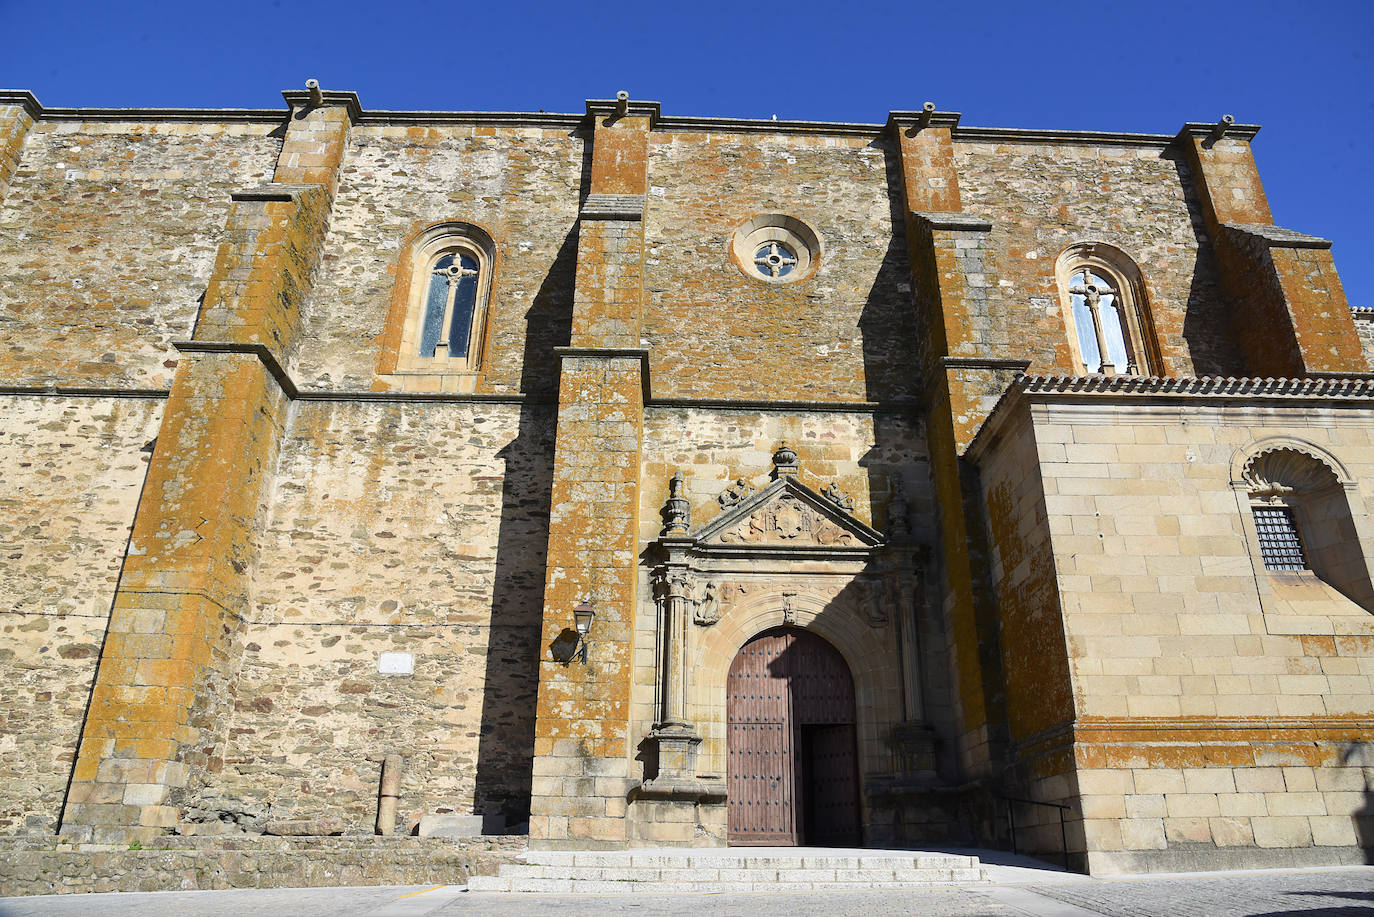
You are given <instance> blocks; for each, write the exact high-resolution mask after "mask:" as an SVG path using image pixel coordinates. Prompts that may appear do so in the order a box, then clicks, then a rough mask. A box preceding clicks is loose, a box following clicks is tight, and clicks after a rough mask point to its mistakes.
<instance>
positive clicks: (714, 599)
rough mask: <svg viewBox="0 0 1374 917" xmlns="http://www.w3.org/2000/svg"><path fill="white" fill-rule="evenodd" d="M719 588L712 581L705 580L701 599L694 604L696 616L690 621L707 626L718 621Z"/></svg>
mask: <svg viewBox="0 0 1374 917" xmlns="http://www.w3.org/2000/svg"><path fill="white" fill-rule="evenodd" d="M719 592H720V586H719V585H718V584H716V583H715V582H713V581H712V580H707V581H706V585H705V587H704V588H703V590H702V595H701V598H699V599H697V602H696V606H697V607H696V614H695V615H693V617H692V620H694V621H695V622H696V623H698V624H700V625H702V626H703V627H706V626H709V625H711V624H714V623H716V622H717V621H719V620H720V597H719V594H718V593H719Z"/></svg>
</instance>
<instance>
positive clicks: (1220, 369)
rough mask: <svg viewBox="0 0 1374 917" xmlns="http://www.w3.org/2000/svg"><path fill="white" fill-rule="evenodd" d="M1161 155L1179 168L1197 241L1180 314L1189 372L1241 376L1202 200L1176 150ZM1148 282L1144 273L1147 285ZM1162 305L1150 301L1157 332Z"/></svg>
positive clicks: (1241, 365)
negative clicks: (1190, 274) (1191, 272)
mask: <svg viewBox="0 0 1374 917" xmlns="http://www.w3.org/2000/svg"><path fill="white" fill-rule="evenodd" d="M1163 158H1165V159H1172V161H1173V164H1174V168H1175V169H1177V170H1178V180H1179V185H1180V187H1182V188H1183V198H1184V201H1185V202H1186V203H1187V205H1188V220H1189V222H1191V223H1192V224H1193V234H1194V235H1195V236H1196V237H1197V244H1198V250H1197V263H1196V264H1195V265H1194V267H1193V278H1192V281H1191V283H1190V285H1189V287H1188V302H1187V303H1186V304H1185V305H1184V313H1183V340H1184V341H1185V342H1186V343H1187V345H1188V352H1189V353H1190V354H1191V355H1192V360H1193V369H1192V375H1195V376H1239V375H1244V371H1245V367H1244V363H1243V361H1242V359H1241V356H1240V353H1239V351H1237V350H1236V347H1235V333H1234V331H1233V329H1232V324H1231V323H1232V318H1231V309H1230V308H1229V307H1228V304H1227V302H1226V295H1225V293H1223V292H1222V289H1221V278H1220V276H1219V274H1218V268H1217V262H1216V256H1215V254H1214V252H1213V250H1212V242H1211V239H1210V238H1209V237H1208V235H1207V225H1206V223H1205V222H1204V221H1203V216H1202V202H1201V201H1199V200H1198V196H1197V190H1196V187H1195V185H1194V179H1193V173H1192V171H1191V170H1190V169H1189V168H1188V164H1187V163H1186V162H1184V160H1183V157H1182V155H1180V154H1179V153H1177V152H1176V151H1172V150H1171V151H1168V152H1166V153H1164V154H1163ZM1146 269H1148V266H1146ZM1148 282H1149V278H1148V276H1147V277H1146V283H1147V285H1148ZM1151 292H1153V291H1151ZM1161 305H1162V304H1161V303H1157V302H1154V301H1151V307H1152V309H1153V311H1154V323H1155V330H1156V332H1159V331H1160V324H1161V323H1160V319H1161V317H1162V316H1161V315H1160V314H1159V309H1160V307H1161Z"/></svg>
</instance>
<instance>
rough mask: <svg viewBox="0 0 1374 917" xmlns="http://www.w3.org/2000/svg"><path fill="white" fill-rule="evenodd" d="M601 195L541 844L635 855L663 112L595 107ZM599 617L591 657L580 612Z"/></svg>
mask: <svg viewBox="0 0 1374 917" xmlns="http://www.w3.org/2000/svg"><path fill="white" fill-rule="evenodd" d="M587 108H588V115H589V117H590V120H591V122H592V130H593V146H592V173H591V187H590V189H589V192H590V193H589V194H588V195H587V197H586V200H585V201H584V202H583V205H582V211H581V218H580V228H579V232H578V240H579V241H578V252H577V280H576V288H575V292H574V303H573V320H572V334H571V346H569V347H566V348H560V349H559V351H558V355H559V358H560V360H561V361H562V369H561V375H560V379H559V394H558V432H557V438H556V442H555V447H554V448H555V452H554V477H553V494H552V500H551V511H550V519H549V547H548V572H547V577H546V581H545V594H544V595H545V598H544V626H543V636H542V638H541V641H540V645H541V658H540V664H539V665H540V667H539V707H538V716H537V721H536V727H535V746H534V754H535V760H534V777H533V789H532V794H531V796H532V798H531V809H530V811H531V817H530V843H531V845H533V846H542V847H559V846H576V847H588V846H623V845H624V844H625V842H626V818H625V812H626V807H627V802H626V794H627V792H628V789H629V787H630V785H631V782H632V781H631V779H630V765H631V756H630V735H629V723H630V686H631V678H632V673H633V665H632V658H631V656H632V649H633V632H634V611H635V594H636V593H635V581H636V532H637V530H638V513H639V475H640V447H641V443H642V439H643V409H644V390H645V388H646V385H647V378H646V373H647V371H648V369H647V367H648V361H647V357H648V355H647V352H646V351H644V350H642V349H640V315H641V308H642V298H643V276H644V221H643V214H644V206H645V205H644V201H645V193H646V191H647V154H648V139H649V131H650V130H651V128H652V124H653V121H654V120H655V118H656V117H657V114H658V105H657V104H656V103H631V102H628V101H627V100H624V99H622V100H621V101H620V102H619V103H618V104H617V103H616V102H589V103H588V106H587ZM584 602H585V603H589V604H590V605H591V606H592V608H593V610H594V612H595V619H594V623H593V625H592V630H591V632H590V634H589V635H588V637H587V640H586V645H585V653H583V652H575V653H574V652H567V651H565V650H564V649H563V648H566V647H567V646H568V645H569V643H570V641H573V640H575V636H576V634H575V631H574V630H573V626H574V621H573V608H574V607H575V606H577V605H579V604H581V603H584Z"/></svg>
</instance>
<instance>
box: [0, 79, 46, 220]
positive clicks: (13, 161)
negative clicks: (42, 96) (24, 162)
mask: <svg viewBox="0 0 1374 917" xmlns="http://www.w3.org/2000/svg"><path fill="white" fill-rule="evenodd" d="M42 114H43V106H41V105H39V104H38V100H37V99H36V98H34V96H33V93H31V92H14V91H12V90H3V91H0V201H3V200H4V199H5V194H6V193H7V192H8V191H9V189H10V181H11V180H12V179H13V178H14V172H15V170H16V169H18V168H19V159H20V156H21V155H22V153H23V150H24V138H25V137H27V136H28V135H29V129H30V128H32V127H33V122H35V121H37V120H38V118H39V117H40V116H42Z"/></svg>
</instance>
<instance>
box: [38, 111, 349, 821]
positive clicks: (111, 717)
mask: <svg viewBox="0 0 1374 917" xmlns="http://www.w3.org/2000/svg"><path fill="white" fill-rule="evenodd" d="M334 95H343V96H347V97H348V98H350V99H351V98H353V97H352V96H351V94H327V97H326V98H325V99H324V102H323V104H322V105H320V106H316V107H315V108H313V109H310V110H309V111H307V112H305V113H304V114H303V113H302V112H301V111H298V110H297V109H296V108H295V107H293V110H292V114H291V119H290V122H289V124H288V128H287V134H286V139H285V141H284V143H283V154H282V159H281V161H279V163H278V168H277V173H276V175H275V176H274V181H273V183H272V184H271V185H268V186H266V187H264V188H259V189H252V190H248V191H245V192H242V193H238V194H235V195H234V203H233V206H232V208H231V210H230V214H229V218H228V225H227V226H226V229H225V242H224V243H223V245H221V247H220V250H219V252H218V254H217V257H216V261H215V267H214V270H213V273H212V276H211V280H210V283H209V286H208V288H207V291H206V296H205V300H204V303H203V305H202V307H201V312H200V316H199V319H198V321H197V324H196V334H195V339H194V340H192V341H187V342H183V343H181V344H179V345H178V346H179V348H180V349H181V350H182V357H181V360H180V362H179V365H178V367H177V373H176V376H175V378H174V379H173V382H172V390H171V393H170V396H169V398H168V402H167V407H166V410H165V411H164V413H163V421H162V429H161V431H160V433H159V435H158V439H157V446H156V449H155V451H154V453H153V458H152V462H151V464H150V466H149V469H148V477H147V481H146V483H145V485H144V489H143V493H142V496H141V498H140V500H139V505H138V510H137V513H136V515H135V518H134V526H133V532H132V536H131V538H130V542H129V549H128V554H127V556H126V558H125V563H124V570H123V574H122V576H121V578H120V583H119V587H118V589H117V591H116V594H115V601H114V607H113V609H112V611H111V615H110V623H109V629H108V635H107V637H106V641H105V646H104V648H103V650H102V653H101V658H100V666H99V669H98V670H97V674H96V682H95V687H94V689H93V692H92V696H91V705H90V710H89V712H88V714H87V717H86V722H85V725H84V727H83V730H82V738H81V745H80V749H79V751H78V756H77V763H76V767H75V770H74V773H73V777H72V783H71V788H70V791H69V794H68V798H67V805H66V808H65V811H64V812H63V818H62V827H61V833H62V834H66V835H70V836H75V837H80V838H88V839H92V840H96V841H107V842H126V841H131V840H143V839H147V838H149V837H152V836H156V835H157V834H161V833H164V832H165V831H166V830H167V829H169V828H172V827H174V826H175V825H176V824H177V823H178V819H179V816H180V807H181V805H182V804H183V803H184V802H185V801H186V800H187V798H188V797H189V796H191V795H193V794H194V792H195V791H196V789H197V788H198V786H199V785H200V784H201V783H202V782H203V780H204V776H205V774H206V773H207V772H209V771H212V770H213V769H215V768H216V767H217V766H218V758H219V757H220V756H221V755H223V753H224V743H225V740H226V728H227V725H226V724H227V721H228V717H227V712H228V710H229V706H230V700H231V695H232V690H233V681H234V678H235V677H236V675H237V671H238V665H239V647H238V644H237V638H238V632H239V624H240V621H241V619H242V616H243V614H244V613H245V611H246V610H247V603H248V594H249V590H250V588H251V577H252V570H253V567H254V562H255V547H254V537H253V533H254V532H255V531H256V530H257V528H258V527H259V525H260V523H261V516H262V513H263V512H264V507H265V502H266V501H265V497H266V493H267V488H268V486H269V485H270V482H271V475H272V469H273V468H274V467H275V464H276V457H277V450H278V447H279V443H280V440H281V436H282V433H283V429H284V426H285V423H286V411H287V406H288V401H289V395H290V392H289V391H288V387H287V386H284V375H283V374H282V370H281V368H280V363H279V361H280V360H282V359H285V357H286V355H288V354H289V353H290V352H291V350H292V348H293V347H294V345H295V343H296V339H297V337H298V336H299V330H300V327H299V326H300V323H299V314H300V308H301V305H302V302H303V299H304V297H305V294H306V291H307V287H308V283H309V278H310V274H311V271H312V270H313V268H314V266H315V264H316V263H317V262H318V260H319V257H320V248H321V245H322V243H323V239H324V229H325V226H326V223H327V217H328V203H329V198H330V195H331V194H332V189H333V187H334V186H335V184H336V183H337V179H336V177H335V174H334V172H335V170H336V169H337V165H338V162H339V156H338V155H334V154H333V153H331V152H329V150H332V149H333V148H334V147H337V148H338V150H339V151H341V150H342V147H343V144H344V142H345V140H346V132H347V127H348V124H349V123H350V119H349V117H348V111H349V109H348V106H347V105H346V104H345V103H344V102H341V101H337V100H335V101H331V100H330V99H329V98H328V96H334ZM287 96H288V100H290V97H291V94H289V93H288V94H287ZM353 104H354V105H356V99H353ZM321 125H324V126H326V128H325V129H322V128H321ZM302 134H303V135H304V136H305V139H302V136H301V135H302ZM321 138H327V139H321ZM319 146H323V147H326V148H327V150H326V153H325V154H316V153H313V152H305V150H307V149H310V150H313V149H315V148H316V147H319ZM315 155H325V156H326V160H325V162H326V163H332V165H325V166H321V165H317V164H316V163H315V160H314V159H312V158H310V157H312V156H315Z"/></svg>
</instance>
